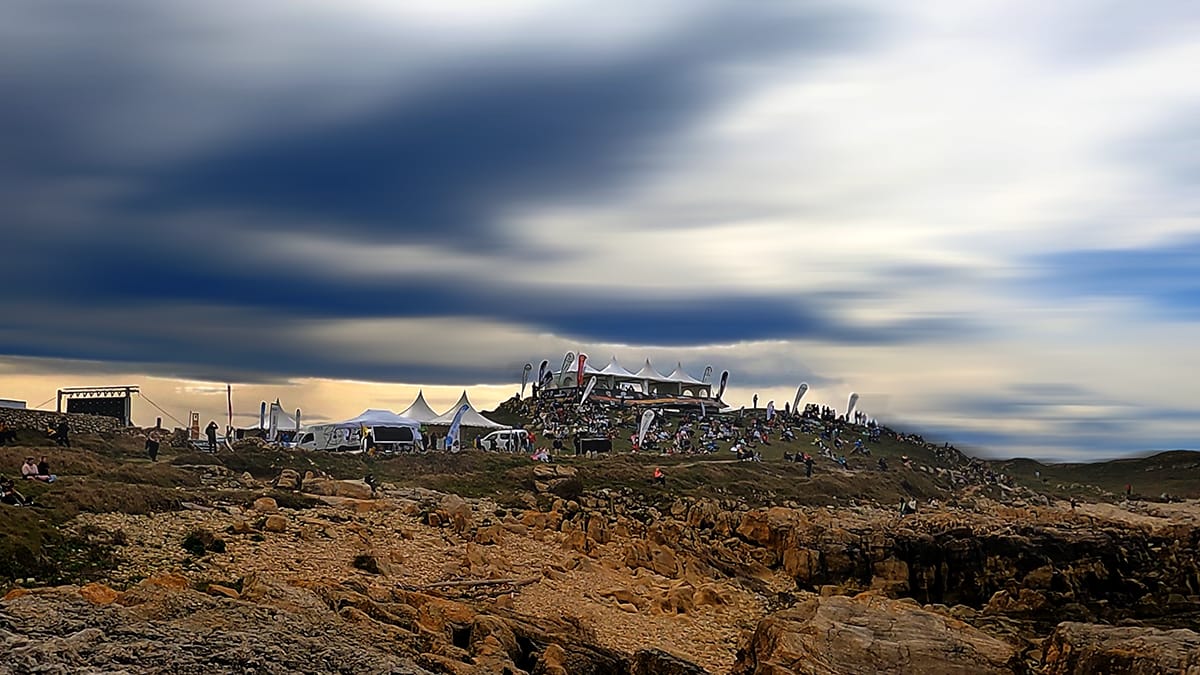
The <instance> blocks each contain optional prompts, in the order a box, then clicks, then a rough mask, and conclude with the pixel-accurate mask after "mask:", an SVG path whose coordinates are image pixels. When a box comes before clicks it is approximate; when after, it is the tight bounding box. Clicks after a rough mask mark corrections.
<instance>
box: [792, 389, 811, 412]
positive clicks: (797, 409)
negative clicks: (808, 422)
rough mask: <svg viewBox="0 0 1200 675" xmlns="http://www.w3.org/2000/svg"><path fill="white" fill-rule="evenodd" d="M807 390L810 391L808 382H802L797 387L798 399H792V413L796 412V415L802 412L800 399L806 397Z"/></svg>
mask: <svg viewBox="0 0 1200 675" xmlns="http://www.w3.org/2000/svg"><path fill="white" fill-rule="evenodd" d="M807 392H808V383H807V382H801V383H800V386H799V387H797V388H796V400H794V401H792V413H793V414H796V415H799V414H800V399H802V398H804V394H805V393H807Z"/></svg>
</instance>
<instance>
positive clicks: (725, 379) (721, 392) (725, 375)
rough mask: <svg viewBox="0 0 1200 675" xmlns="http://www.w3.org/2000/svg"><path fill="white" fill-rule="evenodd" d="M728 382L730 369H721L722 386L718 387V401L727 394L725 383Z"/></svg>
mask: <svg viewBox="0 0 1200 675" xmlns="http://www.w3.org/2000/svg"><path fill="white" fill-rule="evenodd" d="M728 383H729V371H728V370H722V371H721V384H720V386H718V387H717V400H718V401H720V400H721V397H722V396H724V395H725V385H726V384H728Z"/></svg>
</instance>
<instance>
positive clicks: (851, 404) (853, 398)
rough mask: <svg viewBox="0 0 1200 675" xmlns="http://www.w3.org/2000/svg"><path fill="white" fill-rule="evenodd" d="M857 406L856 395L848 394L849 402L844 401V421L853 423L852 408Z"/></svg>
mask: <svg viewBox="0 0 1200 675" xmlns="http://www.w3.org/2000/svg"><path fill="white" fill-rule="evenodd" d="M856 405H858V394H856V393H854V392H850V400H848V401H846V421H847V422H850V421H853V420H852V417H853V415H854V406H856Z"/></svg>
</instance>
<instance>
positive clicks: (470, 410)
mask: <svg viewBox="0 0 1200 675" xmlns="http://www.w3.org/2000/svg"><path fill="white" fill-rule="evenodd" d="M464 405H465V406H467V411H466V412H464V413H463V416H462V421H461V422H459V424H461V425H462V426H464V427H483V428H484V429H507V428H508V426H507V425H504V424H499V423H497V422H493V421H491V420H489V419H488V418H486V417H484V416H483V415H480V414H479V411H478V410H476V409H475V406H473V405H471V399H469V398H467V390H466V389H464V390H463V393H462V396H459V397H458V403H455V404H454V405H453V406H451V407H450V409H449V410H447V411H446V412H444V413H442V414H441V415H438V416H437V417H435V418H434V419H431V420H429V424H444V425H447V426H449V425H450V424H453V423H454V416H455V415H456V414H457V413H458V409H459V408H461V407H463V406H464Z"/></svg>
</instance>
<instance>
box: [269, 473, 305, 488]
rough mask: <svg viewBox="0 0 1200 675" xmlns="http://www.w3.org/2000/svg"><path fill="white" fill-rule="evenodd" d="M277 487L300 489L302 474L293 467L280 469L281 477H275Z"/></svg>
mask: <svg viewBox="0 0 1200 675" xmlns="http://www.w3.org/2000/svg"><path fill="white" fill-rule="evenodd" d="M275 487H277V488H279V489H280V490H299V489H300V474H299V473H297V472H296V471H295V470H293V469H284V470H283V471H280V472H279V477H278V478H276V479H275Z"/></svg>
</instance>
